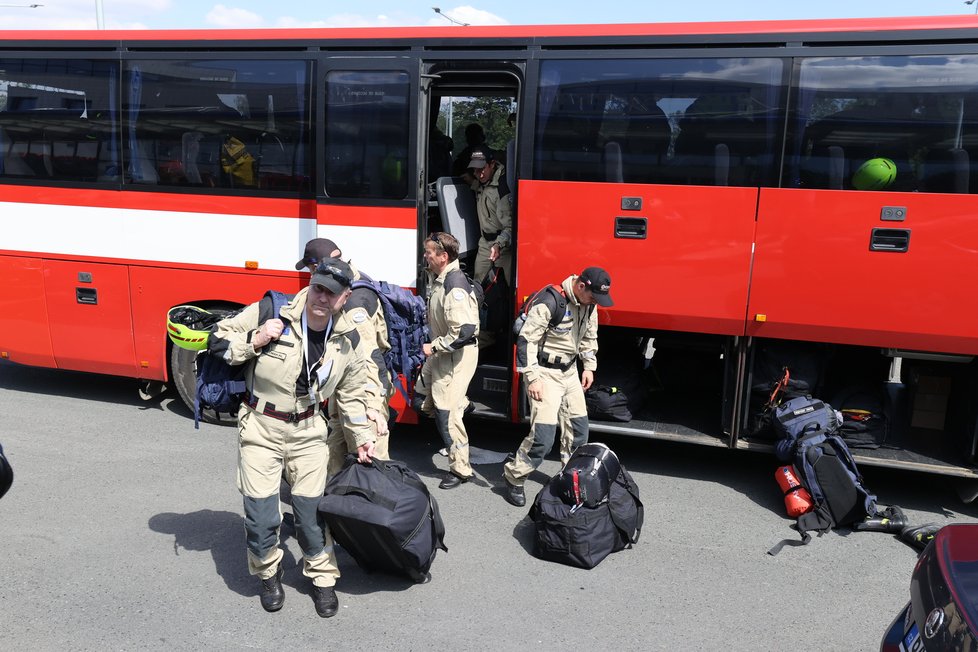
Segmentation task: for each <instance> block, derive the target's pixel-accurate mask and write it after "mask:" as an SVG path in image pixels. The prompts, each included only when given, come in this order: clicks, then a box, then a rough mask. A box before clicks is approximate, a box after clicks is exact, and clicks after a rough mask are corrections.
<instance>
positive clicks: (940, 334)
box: [747, 189, 978, 354]
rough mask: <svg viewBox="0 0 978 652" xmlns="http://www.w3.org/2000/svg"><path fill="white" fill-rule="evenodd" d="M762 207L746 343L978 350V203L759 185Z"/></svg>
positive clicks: (956, 198) (916, 195)
mask: <svg viewBox="0 0 978 652" xmlns="http://www.w3.org/2000/svg"><path fill="white" fill-rule="evenodd" d="M885 207H888V211H887V212H886V216H887V217H892V218H895V219H894V220H884V219H882V216H884V208H885ZM758 210H759V212H758V226H757V248H756V253H755V257H754V270H753V274H752V277H751V290H750V306H749V311H748V327H747V330H748V333H749V334H750V335H757V336H763V337H776V338H790V339H801V340H814V341H822V342H838V343H843V344H861V345H868V346H880V347H893V348H904V349H915V350H925V351H940V352H948V353H969V354H972V353H978V328H976V324H978V301H975V288H976V287H978V197H976V196H972V195H947V194H944V195H942V194H926V193H880V192H854V191H846V192H841V191H828V190H792V189H763V190H762V191H761V201H760V205H759V209H758ZM901 217H902V218H903V219H902V220H900V219H899V218H901ZM874 229H887V230H889V231H890V233H887V232H880V231H876V236H877V240H878V242H881V243H884V244H886V243H894V242H896V243H899V242H900V240H899V238H900V237H902V236H903V235H908V236H909V240H908V247H907V251H906V253H897V252H894V251H892V250H883V251H871V250H870V241H871V238H872V237H873V233H874ZM887 236H897V239H895V240H894V239H892V237H887ZM757 315H763V316H764V318H765V319H766V321H759V320H758V317H757Z"/></svg>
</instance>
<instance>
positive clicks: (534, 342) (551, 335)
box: [517, 276, 598, 384]
mask: <svg viewBox="0 0 978 652" xmlns="http://www.w3.org/2000/svg"><path fill="white" fill-rule="evenodd" d="M576 282H577V276H568V277H567V278H566V279H564V282H563V283H562V284H561V288H562V289H563V291H564V295H565V296H566V297H567V308H566V309H565V311H564V317H563V319H561V321H560V323H559V324H557V326H555V327H554V328H550V317H551V313H550V309H549V307H548V306H547V305H546V304H544V303H543V302H537V303H536V304H535V305H533V306H532V307H531V308H530V311H529V312H528V313H527V315H526V323H525V324H523V328H522V330H520V335H519V340H525V341H526V343H525V357H524V355H523V351H520V350H519V349H521V348H522V346H521V345H522V342H519V341H518V342H517V349H518V353H517V371H519V372H520V373H522V374H523V378H524V380H525V381H526V382H527V384H529V383H532V382H533V381H534V380H536V378H537V375H538V373H539V370H540V369H541V366H540V362H539V361H540V359H541V358H542V359H543V360H546V361H547V362H550V363H555V364H558V363H559V364H566V363H568V362H570V361H571V360H573V359H574V357H575V356H576V357H580V358H581V360H582V362H583V363H584V369H585V370H590V371H594V370H596V369H597V368H598V358H597V352H598V314H597V311H596V310H594V308H593V307H592V306H582V305H581V304H580V303H579V302H578V300H577V297H575V296H574V284H575V283H576ZM544 335H546V339H545V340H544ZM541 345H542V348H541Z"/></svg>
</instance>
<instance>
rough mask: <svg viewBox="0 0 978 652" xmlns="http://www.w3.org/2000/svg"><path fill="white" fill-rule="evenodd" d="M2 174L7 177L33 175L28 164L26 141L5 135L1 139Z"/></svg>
mask: <svg viewBox="0 0 978 652" xmlns="http://www.w3.org/2000/svg"><path fill="white" fill-rule="evenodd" d="M3 141H4V143H5V145H4V152H3V175H4V176H8V177H33V176H34V170H32V169H31V166H30V165H28V163H27V160H26V158H25V157H26V156H27V143H26V142H16V141H12V140H10V139H9V138H7V137H4V139H3Z"/></svg>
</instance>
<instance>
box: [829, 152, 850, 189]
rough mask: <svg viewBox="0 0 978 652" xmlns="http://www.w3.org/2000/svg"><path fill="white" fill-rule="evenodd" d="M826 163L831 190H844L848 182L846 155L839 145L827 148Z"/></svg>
mask: <svg viewBox="0 0 978 652" xmlns="http://www.w3.org/2000/svg"><path fill="white" fill-rule="evenodd" d="M825 163H826V169H827V171H828V182H829V185H828V188H829V190H842V189H843V188H844V187H845V181H846V154H845V150H843V149H842V147H840V146H839V145H829V146H828V147H826V148H825Z"/></svg>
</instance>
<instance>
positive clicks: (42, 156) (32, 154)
mask: <svg viewBox="0 0 978 652" xmlns="http://www.w3.org/2000/svg"><path fill="white" fill-rule="evenodd" d="M26 159H27V164H28V165H30V166H31V169H32V170H34V174H35V176H38V177H48V178H50V177H53V176H54V164H53V163H52V161H51V143H50V142H48V141H46V140H34V141H31V143H30V145H28V148H27V156H26Z"/></svg>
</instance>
